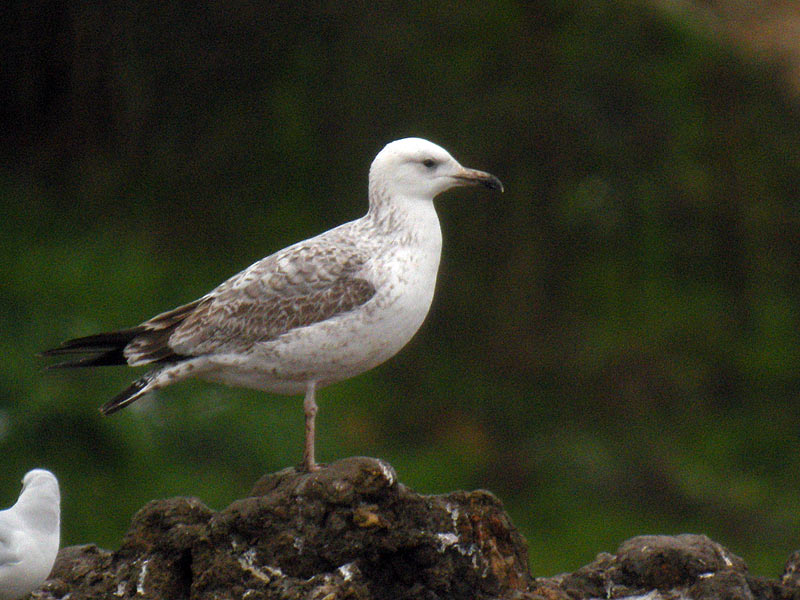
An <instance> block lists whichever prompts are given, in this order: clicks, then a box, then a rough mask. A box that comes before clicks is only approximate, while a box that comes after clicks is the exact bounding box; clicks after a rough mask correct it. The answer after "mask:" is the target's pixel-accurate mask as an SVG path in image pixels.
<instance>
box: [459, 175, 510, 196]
mask: <svg viewBox="0 0 800 600" xmlns="http://www.w3.org/2000/svg"><path fill="white" fill-rule="evenodd" d="M456 179H458V180H459V181H460V182H461V183H462V184H463V185H482V186H483V187H486V188H489V189H490V190H498V191H500V192H502V191H504V190H505V188H504V187H503V183H502V182H501V181H500V180H499V179H498V178H497V177H495V176H494V175H492V174H491V173H485V172H484V171H476V170H475V169H464V172H463V174H461V175H456Z"/></svg>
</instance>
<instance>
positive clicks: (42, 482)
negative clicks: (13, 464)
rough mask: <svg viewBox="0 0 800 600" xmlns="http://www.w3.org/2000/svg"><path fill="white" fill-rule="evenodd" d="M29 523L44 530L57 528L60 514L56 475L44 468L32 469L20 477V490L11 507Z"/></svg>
mask: <svg viewBox="0 0 800 600" xmlns="http://www.w3.org/2000/svg"><path fill="white" fill-rule="evenodd" d="M13 508H14V509H15V510H17V511H19V512H20V513H21V514H22V515H24V516H25V517H26V518H27V519H28V520H29V522H30V524H31V525H33V526H35V527H39V528H42V529H45V530H50V531H52V530H55V531H57V530H58V526H59V520H60V519H59V516H60V514H61V493H60V491H59V489H58V480H57V479H56V476H55V475H53V474H52V473H51V472H50V471H46V470H45V469H33V470H32V471H28V472H27V473H26V474H25V477H23V478H22V491H21V492H20V494H19V500H17V503H16V504H15V505H14V507H13Z"/></svg>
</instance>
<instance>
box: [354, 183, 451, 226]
mask: <svg viewBox="0 0 800 600" xmlns="http://www.w3.org/2000/svg"><path fill="white" fill-rule="evenodd" d="M369 191H370V195H369V211H368V212H367V215H366V219H367V220H369V221H370V222H371V223H372V225H373V227H375V228H377V229H378V230H379V231H381V232H382V233H384V234H387V235H393V234H399V233H401V232H408V231H409V230H420V232H422V231H424V230H425V229H427V228H428V227H433V226H435V229H437V230H438V227H439V219H438V217H437V215H436V209H435V208H434V206H433V200H432V199H431V198H417V197H413V196H402V195H399V194H397V193H396V192H394V193H392V192H390V191H389V190H388V189H387V188H386V187H384V186H380V185H375V184H373V182H370V190H369Z"/></svg>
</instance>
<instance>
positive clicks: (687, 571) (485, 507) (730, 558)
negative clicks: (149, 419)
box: [33, 458, 800, 600]
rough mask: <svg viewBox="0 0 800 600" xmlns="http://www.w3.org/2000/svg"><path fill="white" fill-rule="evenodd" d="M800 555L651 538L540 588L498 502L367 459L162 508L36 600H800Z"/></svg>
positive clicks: (79, 562)
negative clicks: (772, 575) (747, 558)
mask: <svg viewBox="0 0 800 600" xmlns="http://www.w3.org/2000/svg"><path fill="white" fill-rule="evenodd" d="M797 565H800V555H793V557H792V558H791V559H790V561H789V563H788V564H787V570H786V573H785V575H784V577H783V579H782V580H781V581H775V580H768V579H765V578H759V577H752V576H750V575H749V574H748V573H747V567H746V565H745V564H744V562H743V561H742V560H741V559H740V558H738V557H736V556H734V555H733V554H731V553H730V552H728V551H727V550H726V549H725V548H723V547H722V546H720V545H719V544H716V543H715V542H713V541H711V540H710V539H708V538H707V537H705V536H699V535H681V536H677V537H667V536H642V537H637V538H633V539H631V540H628V541H627V542H625V543H624V544H622V545H621V546H620V548H619V549H618V550H617V552H616V554H600V555H598V557H597V559H596V560H595V561H594V562H593V563H591V564H590V565H587V566H585V567H583V568H581V569H578V570H577V571H575V572H574V573H571V574H563V575H559V576H556V577H550V578H539V579H535V580H534V579H533V578H531V576H530V574H529V572H528V561H527V551H526V547H525V541H524V540H523V539H522V537H521V536H520V534H519V533H518V532H517V530H516V529H515V528H514V526H513V525H512V523H511V521H510V519H509V518H508V516H507V515H506V514H505V512H504V511H503V508H502V505H501V503H500V502H499V501H498V500H497V499H496V498H495V497H494V496H493V495H492V494H490V493H489V492H485V491H475V492H454V493H451V494H447V495H444V496H422V495H419V494H417V493H415V492H413V491H411V490H409V489H408V488H406V487H405V486H403V485H402V484H400V483H398V481H397V477H396V475H395V473H394V470H393V469H392V468H391V467H390V466H389V465H387V464H386V463H384V462H382V461H379V460H375V459H371V458H350V459H345V460H342V461H339V462H337V463H333V464H331V465H328V466H326V467H324V468H323V469H321V470H320V471H318V472H315V473H301V472H297V471H296V470H295V469H286V470H284V471H281V472H279V473H275V474H272V475H267V476H265V477H263V478H262V479H261V480H260V481H259V482H258V483H256V485H255V487H254V489H253V492H252V497H250V498H245V499H242V500H238V501H236V502H234V503H233V504H231V505H230V506H228V507H227V508H226V509H224V510H222V511H219V512H215V511H213V510H211V509H209V508H208V507H206V506H205V505H204V504H203V503H202V502H200V501H199V500H197V499H195V498H172V499H168V500H156V501H153V502H150V503H149V504H147V505H146V506H145V507H144V508H142V509H141V510H140V511H139V512H138V513H137V514H136V515H135V517H134V518H133V522H132V524H131V527H130V530H129V531H128V533H127V534H126V536H125V538H124V540H123V543H122V545H121V547H120V549H119V550H117V551H116V552H109V551H107V550H102V549H100V548H98V547H96V546H94V545H87V546H72V547H69V548H64V549H62V550H61V552H60V553H59V556H58V559H57V561H56V565H55V567H54V569H53V573H52V575H51V578H50V579H49V580H48V581H47V582H46V583H45V584H44V586H43V588H42V590H40V591H38V592H35V593H34V594H33V596H34V597H36V598H40V599H63V600H67V598H69V600H83V599H88V598H159V599H161V598H164V599H166V598H169V599H175V600H178V599H182V598H186V599H189V598H191V599H197V600H200V599H202V600H211V599H215V600H223V599H228V598H231V599H232V598H237V599H247V600H260V599H265V600H266V599H276V600H277V599H280V600H289V599H301V598H302V599H308V600H337V599H352V600H384V599H385V600H389V599H392V600H397V599H406V598H407V599H411V598H414V599H431V600H433V599H445V598H446V599H448V600H459V599H464V600H467V599H469V600H482V599H486V600H488V599H491V598H502V599H509V600H510V599H512V598H514V599H533V598H546V599H551V600H555V599H564V600H567V599H569V600H573V599H579V598H626V597H627V598H634V597H639V598H647V600H658V599H668V598H669V599H673V598H675V599H677V598H709V599H710V598H715V599H718V598H722V599H725V598H731V599H733V598H742V599H746V598H769V599H789V598H796V599H797V600H800V585H798V583H800V573H796V570H797Z"/></svg>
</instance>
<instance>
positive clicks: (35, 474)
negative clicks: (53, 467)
mask: <svg viewBox="0 0 800 600" xmlns="http://www.w3.org/2000/svg"><path fill="white" fill-rule="evenodd" d="M60 505H61V495H60V494H59V491H58V481H57V480H56V478H55V475H53V474H52V473H51V472H50V471H45V470H44V469H34V470H33V471H29V472H28V473H27V474H26V475H25V477H24V478H23V480H22V492H20V495H19V499H18V500H17V502H16V504H14V506H12V507H11V508H9V509H6V510H4V511H0V600H14V599H15V598H21V597H22V596H25V595H26V594H28V593H30V592H31V591H33V590H35V589H36V588H38V587H39V586H40V585H42V583H43V582H44V580H45V579H47V576H48V575H49V574H50V570H51V569H52V568H53V563H54V562H55V560H56V554H58V543H59V529H60V514H61V509H60Z"/></svg>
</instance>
